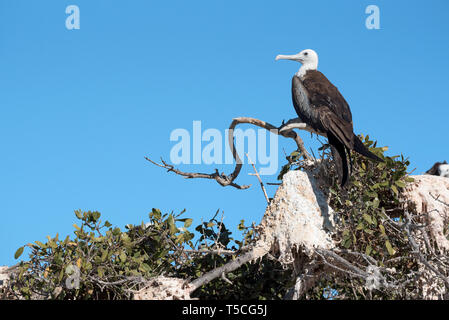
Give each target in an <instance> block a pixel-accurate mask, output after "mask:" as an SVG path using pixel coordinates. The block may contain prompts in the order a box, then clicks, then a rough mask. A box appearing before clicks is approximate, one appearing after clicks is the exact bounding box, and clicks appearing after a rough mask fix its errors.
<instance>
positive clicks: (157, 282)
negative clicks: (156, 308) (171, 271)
mask: <svg viewBox="0 0 449 320" xmlns="http://www.w3.org/2000/svg"><path fill="white" fill-rule="evenodd" d="M133 299H134V300H190V299H191V298H190V295H189V292H188V291H187V290H186V289H185V280H183V279H177V278H167V277H163V276H161V277H157V278H153V279H151V280H150V281H148V284H147V285H146V286H145V288H143V289H141V290H140V291H138V292H137V293H135V294H134V296H133Z"/></svg>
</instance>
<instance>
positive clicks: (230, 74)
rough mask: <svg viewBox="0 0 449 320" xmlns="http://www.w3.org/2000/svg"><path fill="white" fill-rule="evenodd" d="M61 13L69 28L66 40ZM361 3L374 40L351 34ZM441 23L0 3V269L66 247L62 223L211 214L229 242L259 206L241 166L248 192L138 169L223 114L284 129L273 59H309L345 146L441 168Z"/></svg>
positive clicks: (172, 6) (337, 4) (409, 15)
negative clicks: (354, 141) (349, 127)
mask: <svg viewBox="0 0 449 320" xmlns="http://www.w3.org/2000/svg"><path fill="white" fill-rule="evenodd" d="M72 4H74V5H78V6H79V8H80V11H81V29H80V30H71V31H69V30H67V29H66V27H65V19H66V17H67V15H66V13H65V8H66V7H67V6H68V5H72ZM370 4H375V5H377V6H378V7H379V8H380V24H381V29H380V30H368V29H366V27H365V19H366V17H367V15H366V14H365V8H366V7H367V6H368V5H370ZM448 9H449V2H447V1H445V0H441V1H437V0H433V1H410V0H408V1H398V0H397V1H377V0H371V1H352V0H340V1H331V0H329V1H299V0H296V1H282V2H279V1H210V0H208V1H206V0H203V1H170V2H166V1H157V2H156V1H143V0H134V1H107V0H89V1H87V0H71V1H61V0H52V1H51V0H46V1H39V2H38V1H31V0H29V1H24V0H14V1H13V0H9V1H8V0H2V1H0V66H1V67H0V146H1V151H0V155H1V156H0V215H1V224H0V265H4V264H7V265H11V264H13V263H15V260H14V258H13V254H14V252H15V250H16V249H17V248H18V247H20V246H21V245H23V244H26V243H28V242H32V241H35V240H41V241H42V240H45V236H46V235H51V236H54V235H55V234H56V233H57V232H59V234H60V235H67V234H71V233H72V229H73V228H72V224H73V223H74V222H75V216H74V214H73V211H74V210H75V209H83V210H98V211H100V212H102V214H103V217H104V218H106V219H108V220H109V221H111V222H112V223H114V224H116V225H118V226H120V227H123V226H124V225H125V224H128V223H140V222H141V221H142V220H147V214H148V212H149V211H150V210H151V208H153V207H155V208H160V209H161V210H163V211H165V212H169V211H172V210H173V211H174V212H179V211H181V210H182V209H184V208H186V209H187V213H186V214H185V216H186V217H192V218H194V220H195V221H194V225H196V224H197V223H199V222H200V219H201V218H204V219H205V220H206V219H208V218H210V217H212V216H213V214H214V213H215V211H216V210H217V209H220V210H222V211H224V216H225V220H224V221H225V223H227V224H228V226H229V227H232V230H235V227H236V226H237V224H238V223H239V221H240V220H241V219H245V220H246V221H247V222H249V223H250V222H251V221H255V222H256V223H257V222H259V221H260V219H261V217H262V215H263V212H264V208H265V200H264V197H263V194H262V192H261V191H260V188H259V186H258V183H257V180H255V177H251V176H248V173H249V172H251V170H250V168H249V167H248V166H245V167H244V170H243V171H242V173H241V176H240V177H239V178H238V180H237V181H236V182H238V183H242V184H249V183H252V184H253V187H252V188H250V189H249V190H246V191H239V190H236V189H234V188H222V187H220V186H219V185H218V184H216V183H215V182H213V181H207V180H184V179H182V178H181V177H179V176H175V175H172V174H167V173H166V172H165V171H164V170H161V169H160V168H157V167H154V166H152V165H150V164H149V163H148V162H147V161H145V160H144V156H152V157H153V158H156V159H157V158H158V157H159V156H163V157H165V158H166V159H167V160H168V158H169V153H170V149H171V147H172V146H173V145H174V143H173V142H170V141H169V136H170V133H171V132H172V130H173V129H176V128H185V129H188V130H191V128H192V121H194V120H201V121H202V126H203V129H206V128H217V129H219V130H224V129H226V128H227V127H228V126H229V124H230V122H231V119H232V118H233V117H237V116H252V117H256V118H260V119H263V120H266V121H268V122H271V123H273V124H280V123H281V121H282V120H283V119H286V120H287V119H290V118H293V117H295V112H294V109H293V107H292V105H291V97H290V81H291V76H292V75H293V74H294V73H295V72H296V71H297V69H298V68H299V64H296V63H294V62H285V61H284V62H277V63H275V62H274V58H275V56H276V55H277V54H281V53H282V54H292V53H297V52H299V51H300V50H302V49H306V48H312V49H314V50H316V51H317V52H318V54H319V57H320V63H319V70H321V71H322V72H323V73H324V74H325V75H326V76H327V77H328V78H329V79H330V81H331V82H333V83H334V84H335V85H336V86H337V87H338V88H339V89H340V91H341V92H342V94H343V95H344V96H345V98H346V100H347V101H348V102H349V104H350V106H351V109H352V113H353V118H354V130H355V132H357V133H369V134H370V136H371V137H373V138H375V139H377V140H378V141H379V144H380V145H387V146H389V147H390V151H389V152H390V154H400V153H403V154H404V155H406V156H409V157H410V160H411V163H412V164H411V169H413V168H416V172H417V173H422V172H424V171H425V170H427V169H428V168H430V166H431V165H432V164H433V163H434V162H435V161H441V160H444V159H446V160H449V156H448V154H447V149H446V147H445V142H446V141H445V140H447V119H448V117H449V111H448V107H449V105H448V102H447V100H448V99H447V95H448V86H449V80H448V79H449V78H448V76H447V75H448V73H449V33H448V32H449V20H448V19H447V12H448ZM243 128H247V126H243ZM303 136H304V137H305V142H306V143H307V144H308V145H310V144H311V145H314V142H313V141H311V140H310V139H308V138H307V134H303ZM283 148H284V149H285V150H286V152H288V153H290V152H291V151H293V149H294V143H293V142H292V141H284V140H280V146H279V157H280V162H281V163H280V165H281V164H283V152H282V149H283ZM215 167H216V166H214V165H212V166H206V165H189V166H186V165H184V166H181V169H183V170H186V171H202V172H213V170H214V169H215ZM218 167H219V168H220V170H223V171H226V172H230V171H231V170H232V169H233V166H232V165H222V166H218ZM276 176H277V174H276V175H273V176H272V177H268V176H265V177H264V181H265V182H275V181H276ZM268 188H269V189H268V191H269V194H270V195H272V194H273V193H274V191H275V188H274V187H268ZM236 236H237V234H236ZM24 257H26V256H24Z"/></svg>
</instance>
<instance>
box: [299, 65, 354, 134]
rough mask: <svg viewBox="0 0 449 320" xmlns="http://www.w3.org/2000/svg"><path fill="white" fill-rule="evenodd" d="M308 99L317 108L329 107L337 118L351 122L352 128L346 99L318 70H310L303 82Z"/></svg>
mask: <svg viewBox="0 0 449 320" xmlns="http://www.w3.org/2000/svg"><path fill="white" fill-rule="evenodd" d="M302 83H303V85H304V87H305V88H306V89H307V93H308V98H309V101H310V103H311V104H312V105H314V106H315V107H327V108H329V110H330V111H332V112H333V113H334V114H335V116H337V117H338V118H340V119H341V120H344V121H346V122H349V123H350V124H351V126H352V114H351V110H350V109H349V105H348V103H347V102H346V100H345V98H343V96H342V95H341V93H340V91H338V89H337V87H335V86H334V85H333V84H332V83H331V82H330V81H329V80H328V79H327V78H326V76H325V75H324V74H322V73H321V72H319V71H317V70H309V71H307V73H306V74H305V76H304V78H303V81H302Z"/></svg>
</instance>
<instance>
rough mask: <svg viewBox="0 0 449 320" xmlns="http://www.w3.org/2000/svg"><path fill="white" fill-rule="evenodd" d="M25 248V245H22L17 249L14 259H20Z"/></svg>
mask: <svg viewBox="0 0 449 320" xmlns="http://www.w3.org/2000/svg"><path fill="white" fill-rule="evenodd" d="M23 249H24V247H20V248H19V249H17V251H16V253H15V254H14V259H18V258H19V257H20V256H21V255H22V253H23Z"/></svg>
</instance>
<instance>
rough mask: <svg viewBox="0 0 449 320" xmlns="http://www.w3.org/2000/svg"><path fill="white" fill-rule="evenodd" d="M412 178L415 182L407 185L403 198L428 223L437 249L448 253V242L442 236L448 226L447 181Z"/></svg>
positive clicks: (439, 178)
mask: <svg viewBox="0 0 449 320" xmlns="http://www.w3.org/2000/svg"><path fill="white" fill-rule="evenodd" d="M413 178H414V179H415V182H413V183H409V184H408V185H407V187H406V189H405V192H404V193H403V197H404V199H405V200H406V201H407V202H409V204H411V205H412V206H413V207H414V209H415V210H416V213H417V214H419V215H422V217H423V219H424V222H426V223H428V225H429V233H430V235H431V236H432V238H433V240H434V241H435V243H436V245H437V248H438V249H439V250H441V251H443V252H449V241H448V240H447V239H446V236H445V235H444V229H445V226H447V225H448V224H449V179H448V178H445V177H439V176H432V175H422V176H413Z"/></svg>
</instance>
